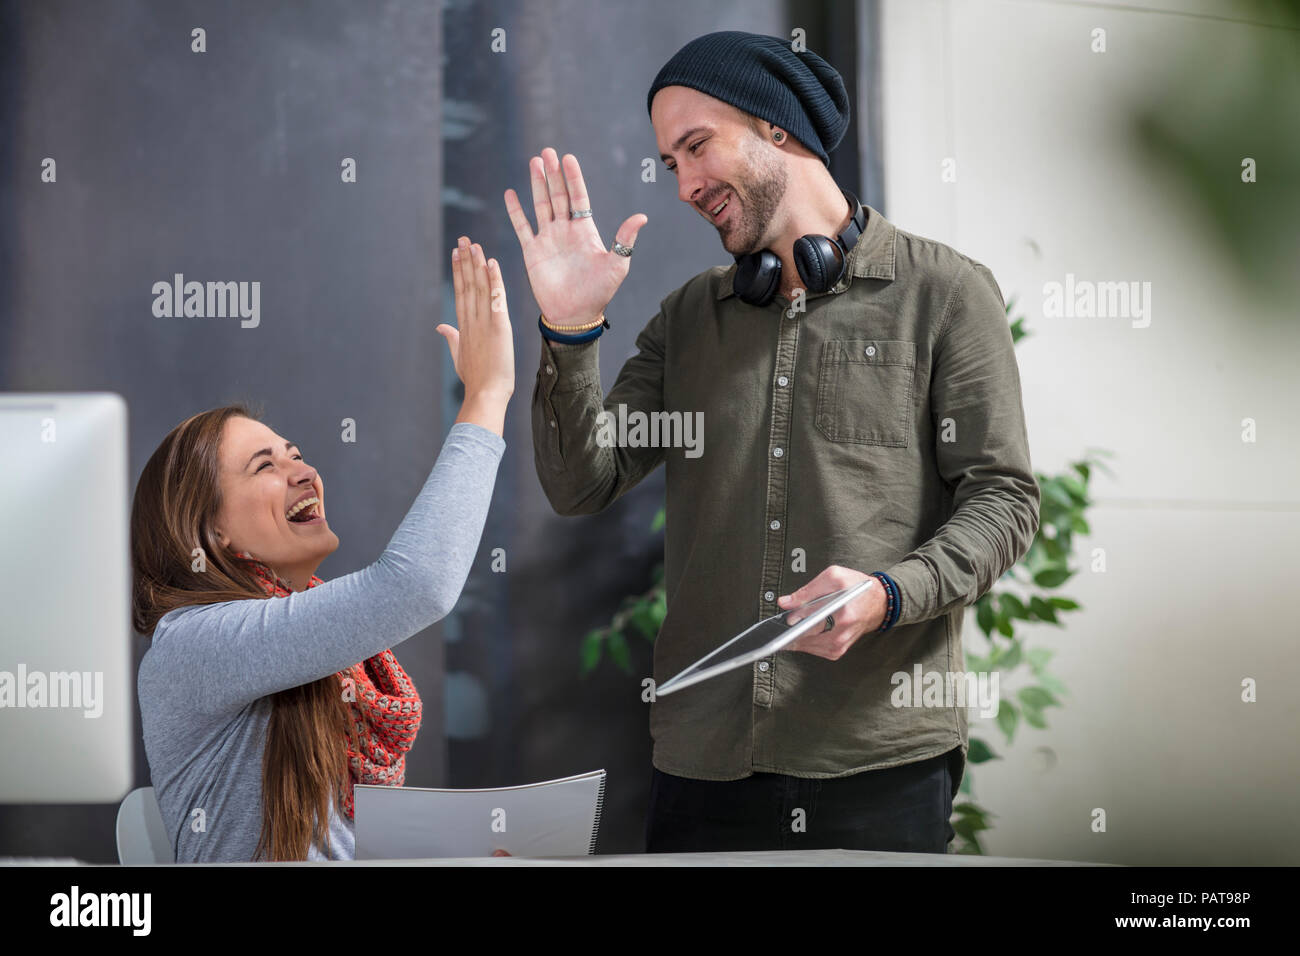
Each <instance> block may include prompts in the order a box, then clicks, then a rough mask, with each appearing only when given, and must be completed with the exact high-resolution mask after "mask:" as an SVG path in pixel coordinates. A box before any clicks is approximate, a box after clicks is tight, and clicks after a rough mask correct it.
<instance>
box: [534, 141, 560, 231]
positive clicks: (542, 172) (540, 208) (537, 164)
mask: <svg viewBox="0 0 1300 956" xmlns="http://www.w3.org/2000/svg"><path fill="white" fill-rule="evenodd" d="M528 181H529V182H530V183H531V184H532V187H533V212H534V213H535V214H536V215H537V231H538V232H541V231H542V229H543V228H545V226H546V224H547V223H548V222H554V221H555V214H554V213H553V212H552V211H551V194H550V191H549V190H548V189H547V186H546V169H545V167H544V166H543V165H542V157H540V156H534V157H533V158H532V159H530V160H529V161H528Z"/></svg>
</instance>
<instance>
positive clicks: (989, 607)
mask: <svg viewBox="0 0 1300 956" xmlns="http://www.w3.org/2000/svg"><path fill="white" fill-rule="evenodd" d="M993 619H994V615H993V598H992V597H991V596H989V595H988V594H985V595H984V596H983V597H981V598H980V599H979V600H978V601H976V602H975V623H976V624H978V625H979V629H980V630H981V631H983V632H984V636H985V637H988V636H989V632H990V631H992V630H993Z"/></svg>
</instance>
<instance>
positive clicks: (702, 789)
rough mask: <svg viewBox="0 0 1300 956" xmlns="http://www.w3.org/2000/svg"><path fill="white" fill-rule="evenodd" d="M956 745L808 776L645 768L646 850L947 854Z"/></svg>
mask: <svg viewBox="0 0 1300 956" xmlns="http://www.w3.org/2000/svg"><path fill="white" fill-rule="evenodd" d="M963 770H964V761H963V760H962V755H961V749H960V748H955V749H953V750H950V751H948V753H946V754H940V755H938V756H937V757H930V758H928V759H926V760H921V761H918V762H916V763H908V764H903V765H902V766H900V767H886V768H884V769H882V770H865V771H863V772H862V773H856V774H853V775H851V776H848V777H833V778H831V779H824V780H813V779H807V778H804V777H789V776H786V775H784V774H776V773H755V774H753V775H752V776H749V777H744V778H743V779H740V780H722V781H718V780H695V779H691V778H686V777H676V776H673V775H672V774H667V773H664V772H663V771H661V770H659V769H658V768H654V767H652V768H651V771H652V774H653V776H652V778H651V782H650V810H649V813H648V815H647V818H646V852H647V853H690V852H703V851H726V850H828V849H842V850H890V851H895V852H900V853H946V852H947V851H948V844H949V843H950V842H951V841H952V839H953V837H954V836H956V834H955V833H954V832H953V829H952V825H951V823H949V817H951V816H952V802H953V798H954V797H956V795H957V789H958V787H959V786H960V784H961V774H962V772H963Z"/></svg>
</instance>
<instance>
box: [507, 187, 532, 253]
mask: <svg viewBox="0 0 1300 956" xmlns="http://www.w3.org/2000/svg"><path fill="white" fill-rule="evenodd" d="M506 215H508V216H509V217H510V225H512V226H514V227H515V236H517V237H518V239H519V248H520V249H527V248H528V243H530V242H532V241H533V238H534V237H533V224H532V223H530V222H529V221H528V214H527V213H526V212H524V207H523V206H521V205H519V194H518V193H516V192H515V191H514V190H513V189H507V190H506Z"/></svg>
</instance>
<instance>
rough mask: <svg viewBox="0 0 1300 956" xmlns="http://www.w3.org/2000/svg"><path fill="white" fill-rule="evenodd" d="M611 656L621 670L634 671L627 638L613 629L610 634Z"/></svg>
mask: <svg viewBox="0 0 1300 956" xmlns="http://www.w3.org/2000/svg"><path fill="white" fill-rule="evenodd" d="M609 657H610V660H612V661H613V662H614V663H615V664H617V665H618V666H619V669H620V670H622V671H624V672H626V673H628V674H630V673H632V655H631V654H630V653H629V652H628V648H627V638H625V637H624V636H623V635H622V634H620V633H619V632H618V631H613V632H611V633H610V635H609Z"/></svg>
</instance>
